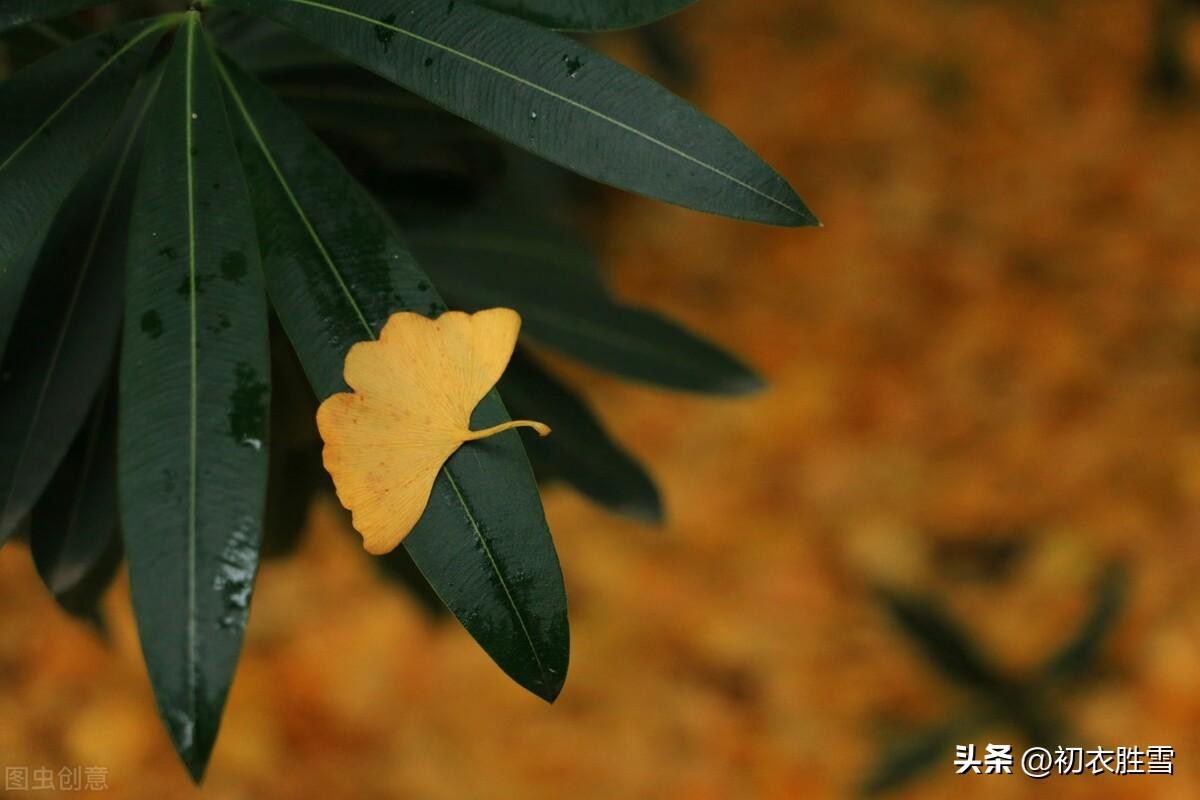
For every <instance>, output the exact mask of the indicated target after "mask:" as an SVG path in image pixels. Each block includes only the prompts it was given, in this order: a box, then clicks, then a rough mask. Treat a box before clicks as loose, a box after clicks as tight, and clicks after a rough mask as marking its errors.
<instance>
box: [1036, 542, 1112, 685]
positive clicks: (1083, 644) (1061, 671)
mask: <svg viewBox="0 0 1200 800" xmlns="http://www.w3.org/2000/svg"><path fill="white" fill-rule="evenodd" d="M1125 593H1126V575H1125V570H1124V569H1123V568H1122V567H1121V566H1120V565H1114V566H1112V567H1109V568H1108V569H1107V570H1106V571H1105V573H1104V575H1103V576H1101V579H1100V582H1099V584H1098V586H1097V587H1096V599H1095V602H1094V603H1093V605H1092V608H1091V610H1090V611H1089V613H1088V615H1087V617H1085V618H1084V620H1083V623H1082V624H1081V625H1080V626H1079V630H1078V631H1076V632H1075V634H1074V635H1073V636H1072V637H1071V638H1070V639H1069V640H1068V641H1067V642H1066V643H1065V644H1063V646H1062V647H1060V648H1059V649H1058V651H1057V652H1055V653H1054V655H1053V656H1051V657H1050V658H1049V659H1048V660H1047V662H1046V665H1045V666H1044V667H1043V668H1042V677H1043V678H1044V679H1045V680H1048V681H1056V682H1057V681H1072V680H1076V679H1078V678H1079V677H1080V676H1082V675H1083V674H1084V673H1085V672H1087V671H1088V669H1089V668H1091V667H1094V666H1095V665H1096V661H1097V658H1098V656H1099V655H1100V650H1101V648H1103V646H1104V644H1105V642H1106V641H1108V638H1109V636H1110V635H1111V634H1112V631H1113V628H1115V627H1116V623H1117V620H1119V619H1120V617H1121V612H1122V611H1123V610H1124V608H1125Z"/></svg>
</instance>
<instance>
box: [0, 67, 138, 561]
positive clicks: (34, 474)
mask: <svg viewBox="0 0 1200 800" xmlns="http://www.w3.org/2000/svg"><path fill="white" fill-rule="evenodd" d="M153 88H154V86H153V82H152V81H149V80H147V81H146V82H145V83H144V86H143V88H142V90H140V91H139V92H138V95H139V96H138V98H137V100H136V102H134V103H131V104H130V107H129V108H128V109H127V111H126V114H125V118H124V119H123V121H122V122H121V123H119V124H118V125H117V127H116V128H115V129H114V131H113V134H112V136H111V137H110V141H109V142H108V144H107V145H106V146H105V151H104V152H103V153H102V154H101V155H100V157H99V158H98V160H97V162H96V165H95V166H94V167H93V168H92V169H91V170H90V171H89V172H88V173H87V175H85V176H84V178H83V179H82V180H81V181H80V183H79V185H78V186H77V187H76V188H75V190H74V191H73V192H72V193H71V196H70V197H69V198H68V199H67V201H66V203H65V204H64V206H63V209H62V210H61V212H60V213H59V214H58V216H57V217H55V219H54V223H53V225H52V226H51V228H50V232H49V234H48V235H47V237H46V242H45V244H44V245H43V246H42V248H41V249H40V251H39V253H40V255H39V257H38V259H37V262H36V267H35V271H34V273H33V277H32V280H31V281H30V285H29V287H28V288H27V289H26V292H25V302H24V303H23V304H22V306H21V310H20V313H19V314H18V315H17V323H16V328H15V330H14V336H13V339H12V342H11V345H10V347H9V348H8V350H7V351H6V352H5V354H4V359H3V363H2V366H0V374H3V375H4V376H6V380H5V382H4V391H3V392H2V393H0V543H2V542H3V541H4V540H5V538H7V537H8V535H9V534H10V533H11V532H12V530H13V529H14V528H15V526H16V524H17V521H18V520H20V519H21V517H23V516H24V515H25V514H26V513H28V511H29V509H30V508H32V507H33V504H34V502H36V500H37V498H38V496H39V495H40V494H41V492H42V489H43V488H45V486H46V484H47V482H48V481H49V480H50V477H51V476H52V475H53V474H54V470H55V469H56V468H57V466H58V463H59V461H60V459H62V457H63V455H65V454H66V452H67V449H68V448H69V447H70V445H71V440H72V439H73V438H74V437H75V433H76V431H78V430H79V427H80V426H81V425H82V424H83V421H84V418H85V417H86V416H87V411H88V407H89V406H90V405H91V403H92V399H93V397H94V396H95V394H96V391H97V389H98V388H99V386H100V382H101V380H102V379H103V378H104V375H105V374H106V373H107V371H108V368H109V365H110V364H111V362H112V354H113V351H114V349H115V347H116V343H117V334H118V332H119V331H120V327H121V279H122V275H123V274H124V260H125V242H126V233H127V231H128V227H129V211H130V205H131V204H132V201H133V187H134V181H135V175H136V171H135V170H134V169H133V166H134V164H135V163H136V160H135V159H134V158H132V156H133V155H134V154H135V153H136V152H137V147H138V145H139V141H138V138H139V136H140V134H141V132H142V129H143V126H142V122H143V120H144V118H145V114H146V111H147V109H148V108H149V103H150V100H151V99H152V98H153Z"/></svg>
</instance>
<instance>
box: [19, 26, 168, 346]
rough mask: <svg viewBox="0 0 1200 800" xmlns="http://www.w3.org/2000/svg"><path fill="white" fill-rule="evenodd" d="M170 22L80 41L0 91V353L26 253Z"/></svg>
mask: <svg viewBox="0 0 1200 800" xmlns="http://www.w3.org/2000/svg"><path fill="white" fill-rule="evenodd" d="M174 21H175V18H174V17H163V18H159V19H156V20H148V21H143V22H135V23H132V24H130V25H125V26H123V27H120V28H117V29H116V30H114V31H112V32H110V33H105V34H101V35H99V36H93V37H90V38H88V39H84V40H82V41H81V42H79V43H77V44H74V45H72V46H70V47H67V48H65V49H63V50H60V51H58V52H57V53H54V54H53V55H51V56H48V57H47V58H44V59H42V60H41V61H39V62H37V63H36V64H34V65H32V66H30V67H27V68H26V69H24V70H21V72H19V73H17V74H16V75H14V76H13V77H11V78H9V79H8V80H6V81H4V82H3V83H0V108H2V109H4V115H5V116H4V124H3V125H0V353H2V352H4V349H5V344H6V343H7V341H8V335H9V332H10V329H11V326H12V323H13V320H14V318H15V317H16V309H17V307H18V306H19V305H20V302H21V296H22V293H23V292H24V290H25V285H26V283H27V282H28V279H29V270H30V269H31V268H32V266H33V259H32V258H30V257H28V255H26V251H27V250H28V248H29V247H30V246H31V245H32V243H33V242H35V241H36V240H37V237H38V234H39V233H41V232H43V231H44V230H45V229H46V225H47V224H48V222H49V218H50V216H51V215H53V214H54V212H55V210H57V209H58V207H59V205H60V204H61V203H62V202H63V200H64V198H66V196H67V194H68V193H70V191H71V188H72V187H73V186H74V185H75V183H76V182H77V181H78V180H79V178H80V176H81V175H83V173H84V171H85V170H86V169H87V168H88V164H89V163H90V162H91V160H92V156H93V154H95V152H96V151H97V150H98V149H99V148H100V146H101V145H102V144H103V143H104V140H105V137H106V136H107V134H108V132H109V130H110V129H111V128H112V126H113V124H114V123H115V122H116V121H117V118H118V117H119V116H120V115H121V110H122V109H123V108H124V106H125V99H126V98H127V97H128V95H129V92H130V91H131V90H132V88H133V85H134V82H135V81H136V80H137V77H138V74H139V71H140V70H141V69H142V67H143V66H144V65H145V63H146V60H147V59H148V58H149V56H150V53H151V51H152V50H153V47H154V45H155V43H156V42H157V40H158V38H159V36H160V35H161V34H162V33H163V31H164V30H166V27H167V26H168V25H170V24H172V23H173V22H174Z"/></svg>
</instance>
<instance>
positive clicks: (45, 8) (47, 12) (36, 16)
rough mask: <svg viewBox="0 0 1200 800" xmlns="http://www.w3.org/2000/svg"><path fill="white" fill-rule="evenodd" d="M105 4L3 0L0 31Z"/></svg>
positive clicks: (83, 0)
mask: <svg viewBox="0 0 1200 800" xmlns="http://www.w3.org/2000/svg"><path fill="white" fill-rule="evenodd" d="M107 2H109V0H4V4H3V6H0V31H6V30H8V29H9V28H16V27H17V26H19V25H28V24H29V23H30V22H36V21H38V20H42V19H54V18H55V17H65V16H66V15H67V14H70V13H71V12H73V11H78V10H79V9H81V8H88V7H90V6H98V5H103V4H104V3H107Z"/></svg>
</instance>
